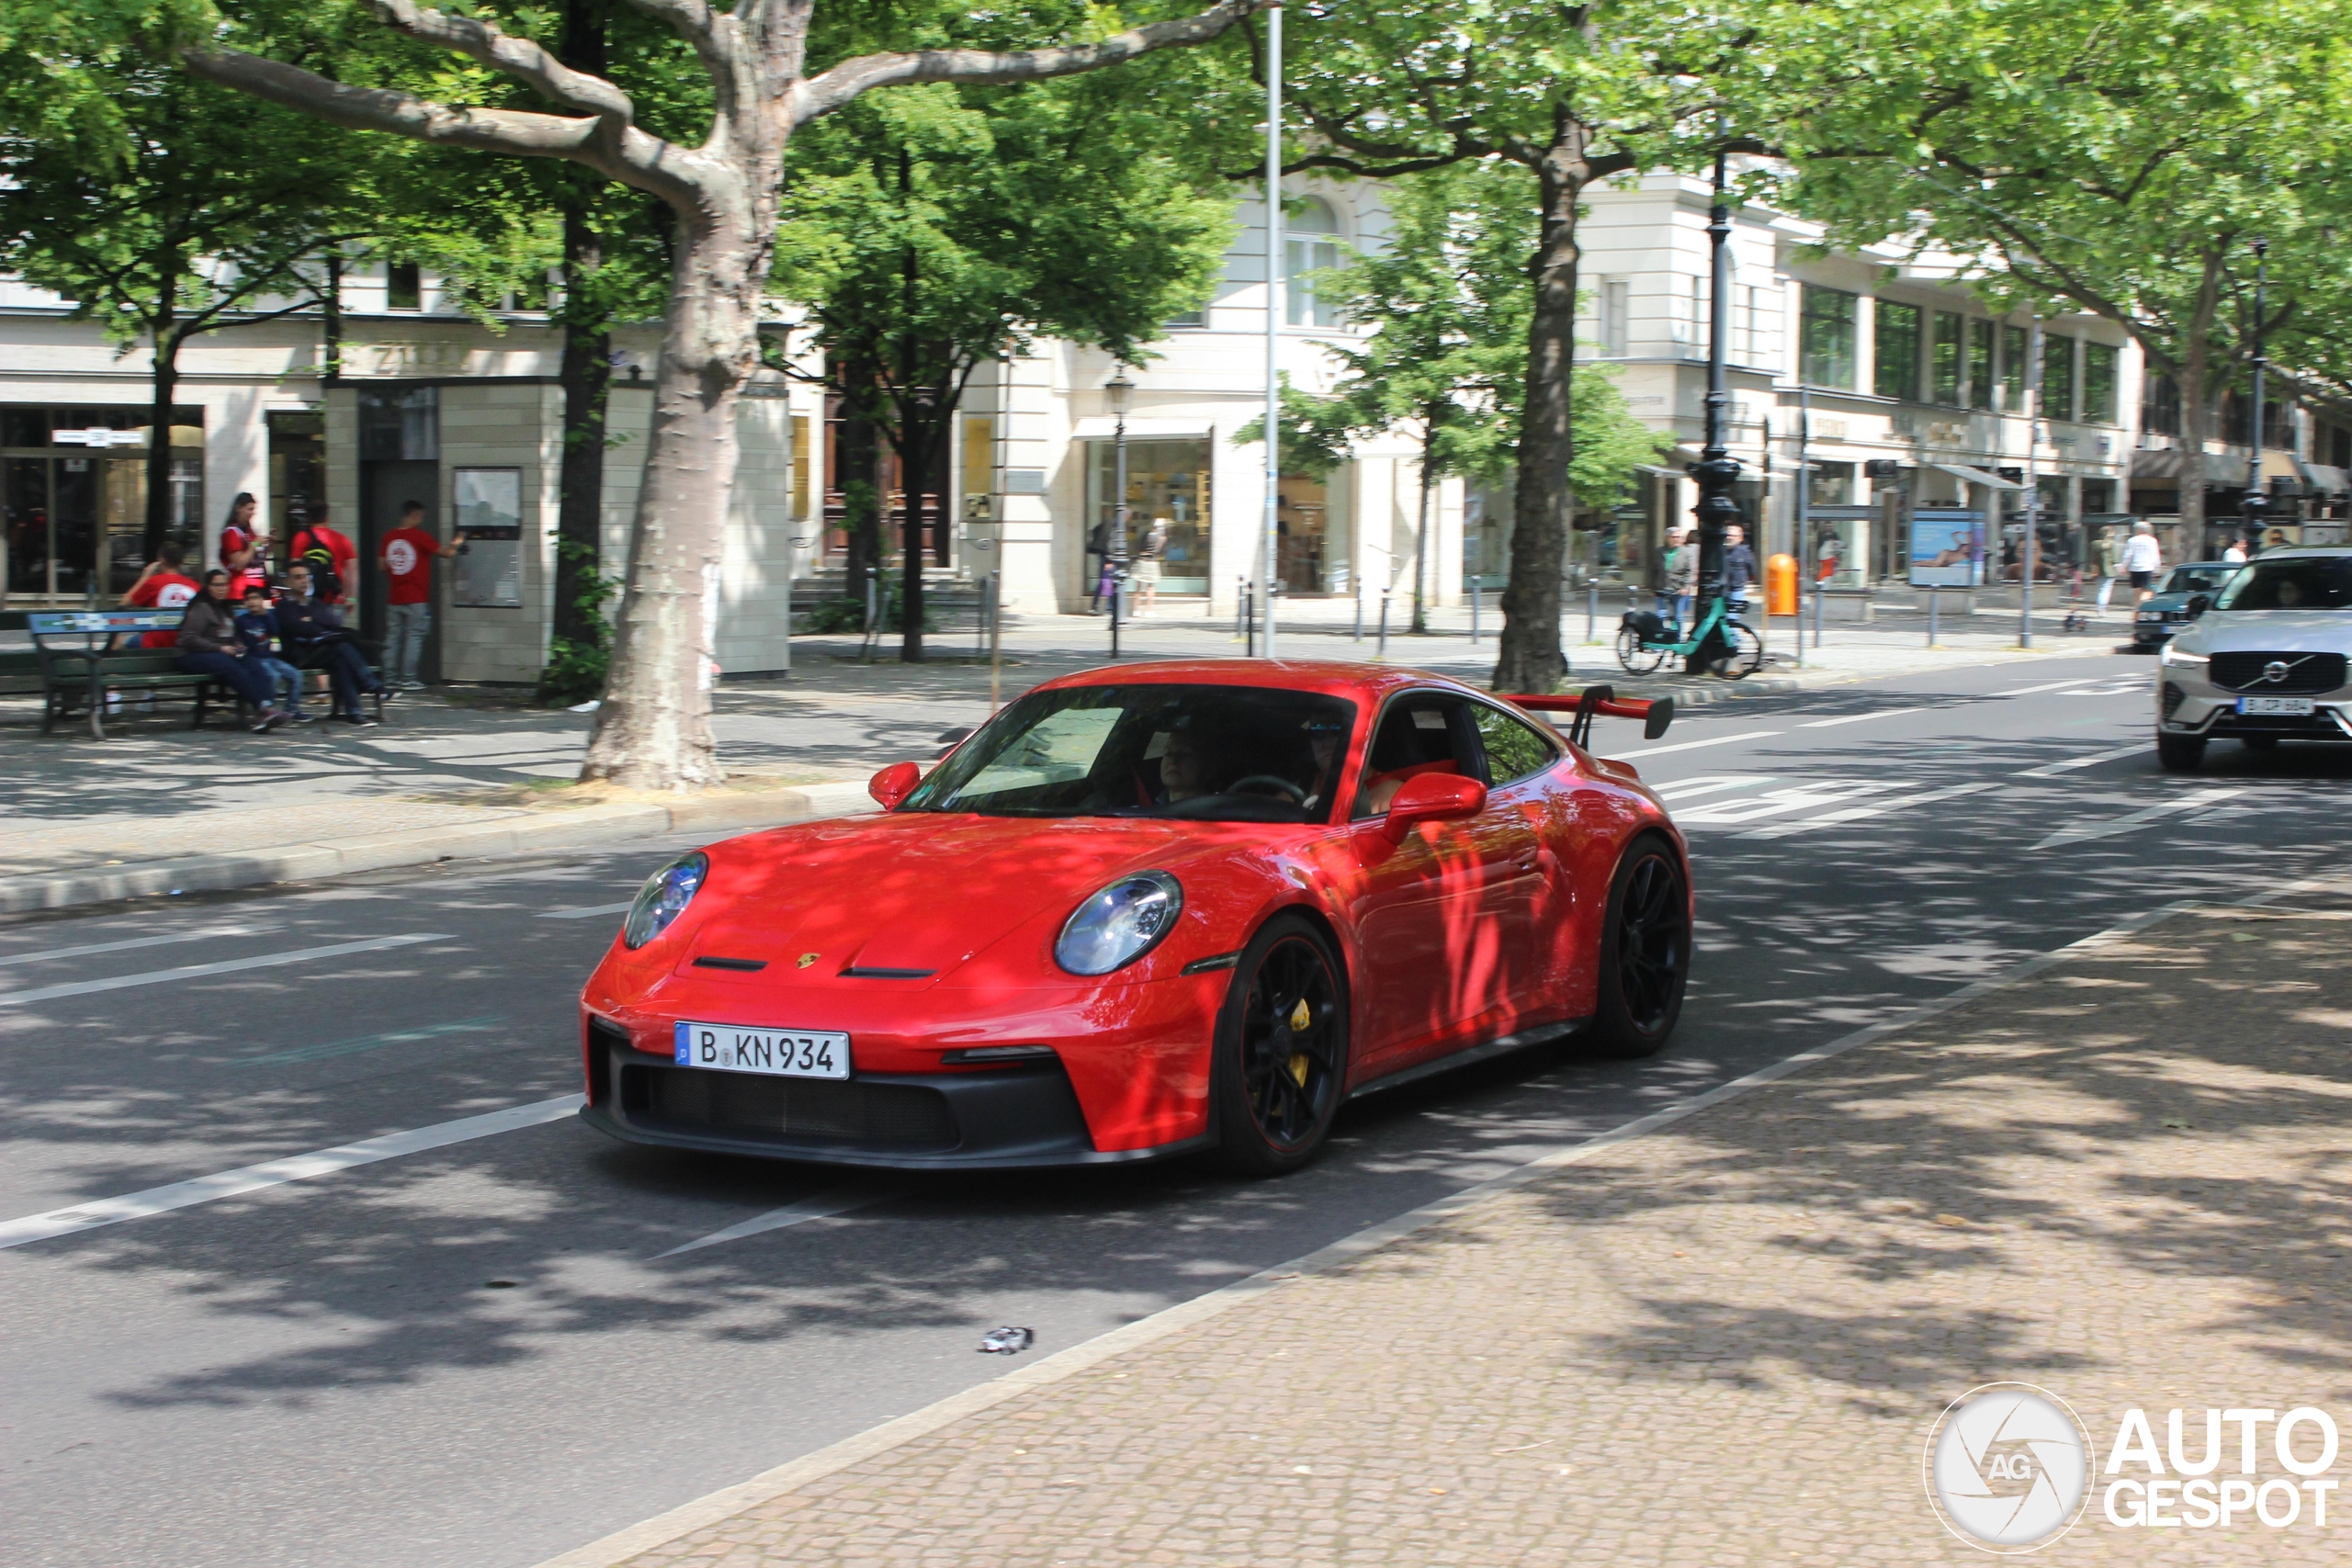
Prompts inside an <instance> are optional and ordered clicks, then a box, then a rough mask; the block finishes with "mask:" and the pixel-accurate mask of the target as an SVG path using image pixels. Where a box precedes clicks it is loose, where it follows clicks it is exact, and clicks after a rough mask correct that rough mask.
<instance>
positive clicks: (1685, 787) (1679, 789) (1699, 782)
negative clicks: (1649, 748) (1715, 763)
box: [1651, 773, 1772, 801]
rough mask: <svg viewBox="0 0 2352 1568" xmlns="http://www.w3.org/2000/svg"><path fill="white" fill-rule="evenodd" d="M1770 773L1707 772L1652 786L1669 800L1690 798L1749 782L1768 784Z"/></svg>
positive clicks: (1742, 785) (1770, 779)
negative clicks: (1690, 777)
mask: <svg viewBox="0 0 2352 1568" xmlns="http://www.w3.org/2000/svg"><path fill="white" fill-rule="evenodd" d="M1771 782H1772V775H1771V774H1770V773H1707V774H1702V775H1701V776H1700V777H1698V778H1695V779H1676V780H1675V781H1674V782H1673V783H1671V784H1653V785H1652V786H1651V787H1652V788H1653V789H1655V790H1657V793H1658V794H1659V795H1662V796H1664V797H1665V798H1666V799H1668V800H1675V801H1681V800H1689V799H1691V798H1692V797H1694V796H1697V795H1713V794H1715V793H1716V792H1717V791H1719V790H1726V789H1740V788H1743V787H1744V786H1746V785H1748V784H1770V783H1771Z"/></svg>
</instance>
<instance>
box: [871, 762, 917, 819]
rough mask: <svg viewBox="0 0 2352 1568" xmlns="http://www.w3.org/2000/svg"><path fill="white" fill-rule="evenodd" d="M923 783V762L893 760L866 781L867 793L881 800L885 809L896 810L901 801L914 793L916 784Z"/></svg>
mask: <svg viewBox="0 0 2352 1568" xmlns="http://www.w3.org/2000/svg"><path fill="white" fill-rule="evenodd" d="M921 783H922V763H921V762H893V763H891V764H890V765H889V766H888V767H887V768H885V769H883V770H882V771H881V772H880V773H876V774H875V775H874V776H873V777H872V778H870V779H868V780H866V781H865V793H866V794H868V795H872V796H873V797H874V798H875V799H876V800H878V801H880V802H881V803H882V809H883V810H885V811H896V810H897V809H898V808H899V802H900V801H902V800H904V799H906V798H907V796H909V795H912V794H914V792H915V785H917V784H921Z"/></svg>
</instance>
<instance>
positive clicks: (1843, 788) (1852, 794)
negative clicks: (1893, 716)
mask: <svg viewBox="0 0 2352 1568" xmlns="http://www.w3.org/2000/svg"><path fill="white" fill-rule="evenodd" d="M1901 787H1902V785H1901V784H1900V783H1899V782H1896V781H1892V780H1889V781H1884V782H1863V781H1859V780H1858V781H1853V782H1849V783H1831V784H1797V785H1792V786H1791V787H1789V788H1787V789H1775V790H1767V791H1765V792H1764V793H1763V794H1762V795H1748V796H1747V797H1745V798H1743V799H1740V800H1726V801H1721V802H1717V803H1716V804H1713V805H1711V806H1702V807H1700V808H1699V809H1698V810H1696V811H1693V812H1691V813H1689V814H1688V815H1685V816H1678V817H1677V818H1675V821H1676V822H1677V823H1679V824H1680V825H1681V826H1682V827H1685V828H1724V827H1730V826H1733V825H1735V824H1737V823H1742V822H1753V821H1756V820H1757V819H1758V818H1764V817H1779V816H1782V815H1785V814H1786V813H1788V812H1791V811H1803V810H1805V809H1807V808H1808V807H1815V806H1836V805H1838V804H1840V803H1842V802H1845V801H1849V800H1852V799H1855V798H1856V797H1858V796H1860V795H1876V794H1879V793H1881V792H1883V791H1885V790H1890V789H1899V788H1901Z"/></svg>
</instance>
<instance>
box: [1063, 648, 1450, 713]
mask: <svg viewBox="0 0 2352 1568" xmlns="http://www.w3.org/2000/svg"><path fill="white" fill-rule="evenodd" d="M1144 684H1149V685H1178V684H1197V685H1203V686H1261V687H1268V688H1272V689H1274V690H1279V691H1293V692H1314V693H1317V694H1321V695H1324V696H1331V697H1346V698H1349V699H1350V700H1351V701H1356V702H1363V703H1369V704H1375V705H1376V704H1378V703H1379V702H1380V701H1381V700H1382V699H1383V698H1385V697H1386V696H1387V695H1388V694H1391V693H1393V692H1401V691H1405V690H1408V688H1412V687H1417V686H1418V687H1430V686H1438V687H1443V688H1445V689H1447V690H1451V691H1456V692H1460V693H1462V694H1464V695H1465V696H1486V695H1487V694H1486V693H1484V692H1481V691H1479V690H1478V689H1477V688H1476V687H1475V686H1471V685H1468V684H1465V683H1464V682H1460V681H1456V680H1454V679H1453V678H1451V677H1450V676H1445V675H1438V674H1433V673H1431V672H1430V671H1426V670H1400V669H1397V668H1395V667H1393V666H1388V665H1367V664H1351V663H1349V662H1347V661H1345V660H1337V659H1169V660H1155V661H1153V662H1150V663H1147V664H1106V665H1103V666H1101V667H1099V668H1097V669H1093V670H1083V671H1079V672H1078V673H1077V674H1075V675H1063V676H1060V677H1057V679H1055V680H1051V681H1047V682H1044V683H1043V684H1042V685H1040V686H1039V687H1037V690H1039V691H1058V690H1063V689H1066V688H1069V687H1071V686H1125V685H1144Z"/></svg>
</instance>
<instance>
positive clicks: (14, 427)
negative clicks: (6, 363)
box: [0, 405, 204, 604]
mask: <svg viewBox="0 0 2352 1568" xmlns="http://www.w3.org/2000/svg"><path fill="white" fill-rule="evenodd" d="M172 415H173V424H172V429H171V434H170V436H169V439H170V441H171V444H172V449H173V451H172V512H171V519H172V528H173V530H174V532H175V534H176V535H177V536H179V540H180V542H181V543H182V544H184V545H187V546H188V547H191V548H195V547H198V541H199V540H200V539H201V538H202V536H203V515H204V411H203V410H201V409H197V408H175V409H174V410H173V411H172ZM147 423H148V411H147V410H146V409H144V408H124V407H114V408H87V407H83V408H58V407H47V406H25V405H17V406H13V407H6V408H0V518H5V520H6V533H5V536H0V539H5V544H4V545H0V548H5V552H6V565H5V569H0V583H5V585H6V597H7V598H8V599H9V600H10V601H12V602H32V603H40V604H95V603H100V602H111V601H112V600H113V599H115V598H116V597H117V596H119V594H121V593H122V592H124V591H125V590H127V589H129V588H130V585H131V584H132V583H133V582H135V581H138V579H139V570H140V568H141V566H142V565H143V564H144V556H145V552H144V550H143V549H142V543H143V539H144V536H145V531H146V520H147V455H148V430H147Z"/></svg>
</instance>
